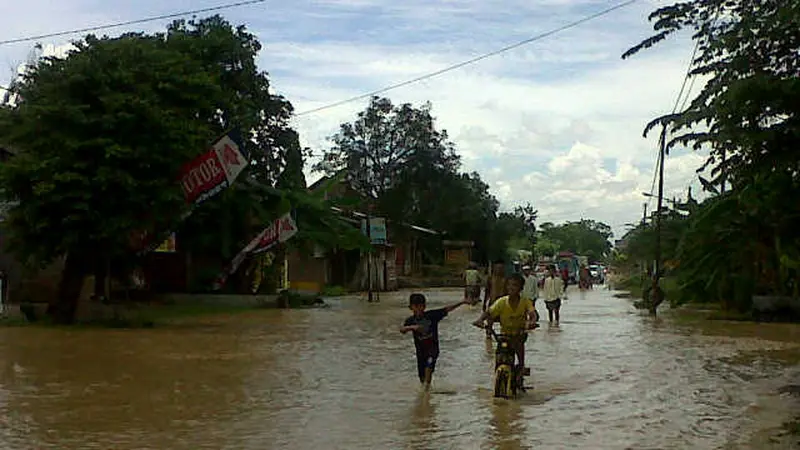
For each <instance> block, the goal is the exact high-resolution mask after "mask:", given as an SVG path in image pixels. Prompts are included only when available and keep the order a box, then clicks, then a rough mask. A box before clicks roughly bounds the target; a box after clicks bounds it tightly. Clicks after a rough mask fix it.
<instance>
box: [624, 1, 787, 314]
mask: <svg viewBox="0 0 800 450" xmlns="http://www.w3.org/2000/svg"><path fill="white" fill-rule="evenodd" d="M650 20H652V21H654V22H655V23H654V30H655V34H654V35H653V36H651V37H650V38H648V39H646V40H644V41H643V42H641V43H640V44H638V45H636V46H635V47H633V48H631V49H630V50H628V51H627V52H626V53H625V54H624V55H623V58H627V57H630V56H632V55H634V54H635V53H638V52H640V51H641V50H643V49H645V48H649V47H651V46H653V45H655V44H657V43H658V42H661V41H663V40H664V39H666V38H667V37H669V36H670V35H673V34H675V33H676V32H678V31H681V30H684V29H689V30H692V31H693V32H694V34H693V39H694V40H695V42H696V44H697V50H698V51H697V57H696V58H695V60H694V61H693V62H692V69H691V74H692V75H693V76H704V77H707V78H708V82H707V83H706V84H705V86H704V87H703V89H702V90H701V91H700V93H699V94H697V95H696V97H695V98H694V99H693V100H692V101H691V103H690V104H689V105H688V107H686V109H684V110H682V111H677V112H676V113H675V114H670V115H666V116H663V117H659V118H657V119H656V120H655V121H653V122H652V123H651V124H649V125H648V127H647V129H646V131H647V130H649V129H650V128H652V127H653V126H656V125H658V124H664V125H666V126H667V127H668V129H669V131H670V132H671V133H673V136H672V137H671V139H670V140H669V146H670V147H672V146H675V145H680V144H685V145H691V146H693V147H694V148H696V149H697V148H701V147H704V146H705V147H708V148H709V149H710V156H709V158H708V159H707V161H706V163H705V165H704V166H703V167H701V168H700V170H698V172H700V173H706V172H709V171H710V174H711V176H710V177H708V179H707V178H706V177H701V179H700V181H701V182H702V183H703V186H704V188H705V189H706V190H707V191H709V193H710V194H711V195H712V197H711V198H710V199H708V200H706V201H704V202H703V203H702V204H700V205H695V206H693V207H691V208H689V209H688V210H687V211H684V212H685V213H688V216H687V217H682V216H676V215H674V214H673V213H665V212H661V213H660V214H662V220H663V222H664V223H665V225H666V226H667V230H666V232H665V234H664V236H663V237H662V238H664V239H667V242H669V243H670V245H668V246H664V248H665V250H666V254H667V257H673V258H675V259H676V261H675V270H673V275H674V276H675V277H676V278H677V279H678V281H679V283H680V284H679V286H680V290H681V293H680V294H679V295H678V297H677V298H673V299H672V300H673V301H685V300H687V299H691V300H712V301H720V302H723V303H725V304H728V305H735V306H736V307H737V308H740V309H742V310H747V309H748V308H749V307H750V306H751V304H752V303H751V299H752V295H753V294H757V293H762V294H764V293H773V294H783V295H786V294H790V293H791V294H792V295H794V296H797V295H798V285H800V279H799V274H800V271H799V270H798V269H800V263H799V262H800V247H799V246H798V245H797V242H798V241H799V238H800V235H798V231H797V228H796V226H795V225H793V224H796V223H798V220H800V209H799V208H798V205H797V202H787V201H786V199H787V198H794V197H796V195H797V192H798V189H799V188H800V175H799V174H800V154H798V152H797V148H798V145H800V114H798V113H799V112H800V111H799V110H798V109H800V78H798V73H800V27H798V23H800V3H798V2H796V1H791V2H789V1H780V0H689V1H683V2H679V3H675V4H673V5H670V6H665V7H662V8H659V9H657V10H656V11H654V12H653V13H652V14H651V15H650ZM728 185H730V187H731V190H730V191H726V189H725V187H726V186H728ZM684 215H685V214H684ZM638 228H639V229H637V230H635V233H633V234H632V235H631V238H632V239H633V240H632V243H631V244H632V246H631V244H629V249H628V253H633V254H636V253H639V254H640V255H641V254H642V253H647V252H648V250H647V249H651V248H652V247H651V246H650V245H649V244H648V238H647V236H649V235H650V234H651V231H649V230H647V229H645V228H646V226H640V227H638ZM637 241H638V242H637ZM676 242H677V243H678V245H677V247H675V246H673V245H672V244H674V243H676ZM650 251H652V250H650ZM649 256H650V257H651V260H652V252H650V253H649Z"/></svg>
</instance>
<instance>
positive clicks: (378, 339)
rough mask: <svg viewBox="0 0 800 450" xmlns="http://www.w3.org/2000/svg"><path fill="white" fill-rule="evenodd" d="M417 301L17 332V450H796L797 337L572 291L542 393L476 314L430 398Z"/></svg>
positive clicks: (546, 334) (465, 314) (550, 349)
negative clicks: (415, 335) (781, 436)
mask: <svg viewBox="0 0 800 450" xmlns="http://www.w3.org/2000/svg"><path fill="white" fill-rule="evenodd" d="M426 293H427V294H428V296H429V302H430V304H431V306H432V307H436V306H440V305H445V304H447V303H450V302H453V301H457V300H458V297H459V296H460V291H459V290H431V291H427V292H426ZM407 295H408V292H404V293H396V294H383V295H382V298H381V303H380V304H367V303H366V302H364V301H363V300H361V299H359V298H356V297H346V298H342V299H335V300H332V305H333V306H332V307H331V308H328V309H316V310H263V311H254V312H252V313H244V314H242V313H238V314H233V315H223V316H215V317H205V318H202V319H199V318H195V319H191V320H189V321H186V322H184V323H181V324H176V325H172V326H168V327H162V328H155V329H150V330H102V329H71V330H70V329H47V328H38V327H21V328H0V448H4V449H15V450H23V449H25V450H27V449H31V450H33V449H37V450H41V449H115V450H128V449H284V448H285V449H314V450H322V449H347V450H349V449H435V450H439V449H451V448H452V449H473V448H474V449H524V448H539V447H541V448H547V449H561V448H565V449H566V448H586V449H687V448H698V449H714V448H720V449H740V448H741V449H746V448H791V447H790V446H789V445H790V444H785V445H784V446H783V447H778V446H777V445H775V444H770V443H769V437H770V436H771V435H773V434H774V433H775V430H776V429H778V428H780V426H781V424H782V423H783V422H785V421H787V420H789V419H790V418H791V417H792V416H793V414H794V413H795V411H794V410H793V408H794V404H793V402H794V400H793V399H791V398H789V397H787V396H785V395H780V394H778V389H779V388H780V387H782V386H784V385H786V384H790V383H792V382H793V381H794V380H795V379H796V375H797V374H798V373H800V370H798V369H799V368H800V366H799V365H798V364H799V363H800V345H799V344H798V343H800V327H798V326H796V325H786V324H761V325H758V324H750V323H740V322H737V323H733V322H718V321H714V322H711V321H689V322H687V321H683V320H679V319H678V318H677V316H674V315H673V316H671V315H670V314H669V313H667V314H665V315H664V318H662V319H658V320H654V319H651V318H649V317H646V316H643V315H641V314H639V313H638V312H636V311H635V310H634V309H633V308H632V307H631V305H630V302H629V301H627V300H623V299H617V298H614V297H612V296H611V291H607V290H604V289H596V290H594V291H590V292H587V293H583V294H582V293H579V292H573V293H572V294H571V295H570V298H569V300H568V301H566V302H565V304H564V306H563V308H562V318H563V321H562V323H561V326H560V327H559V328H550V327H548V326H547V325H546V324H545V325H544V326H543V327H542V328H541V329H539V330H536V331H535V332H534V334H533V335H532V336H531V338H530V339H529V341H528V342H529V344H528V360H529V361H530V363H531V364H532V366H533V369H532V377H531V381H532V383H533V384H535V389H534V391H533V392H529V393H528V394H527V395H526V396H525V397H524V398H521V399H518V400H514V401H506V400H496V399H494V398H492V391H491V389H490V387H491V383H492V364H493V354H492V352H493V350H492V348H491V346H489V345H487V343H486V341H485V339H484V337H483V334H482V332H481V331H480V330H478V329H475V328H473V327H471V326H470V325H469V324H470V322H471V321H472V320H474V318H475V317H476V315H477V314H478V310H476V309H472V310H471V309H470V308H461V309H459V310H457V311H455V312H453V313H452V314H451V315H450V316H449V317H448V318H446V319H445V320H444V321H443V322H442V323H441V326H440V334H441V347H442V355H441V357H440V360H439V364H438V367H437V372H436V375H435V381H434V388H433V391H432V392H431V393H430V394H427V395H426V394H422V393H420V390H419V386H418V381H417V378H416V369H415V362H414V354H413V352H414V350H413V345H412V342H411V337H410V336H408V335H401V334H400V333H398V332H397V327H398V326H399V325H400V323H401V322H402V320H403V319H404V318H405V317H406V316H407V315H408V310H407V309H406V307H405V305H406V303H405V302H406V296H407ZM540 312H542V313H543V312H544V311H543V310H542V311H540Z"/></svg>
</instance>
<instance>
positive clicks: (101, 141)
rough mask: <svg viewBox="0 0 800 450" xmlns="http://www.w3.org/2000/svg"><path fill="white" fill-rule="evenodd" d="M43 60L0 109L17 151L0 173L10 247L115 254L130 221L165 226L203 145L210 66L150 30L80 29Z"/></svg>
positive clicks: (6, 137)
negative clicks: (187, 166)
mask: <svg viewBox="0 0 800 450" xmlns="http://www.w3.org/2000/svg"><path fill="white" fill-rule="evenodd" d="M77 48H78V49H77V51H74V52H72V53H70V54H69V55H68V56H67V57H66V58H64V59H58V58H47V59H45V60H42V61H41V62H40V63H39V64H38V65H37V66H36V67H34V68H33V69H32V70H31V71H30V72H29V73H28V74H27V75H26V76H25V78H24V79H23V81H22V82H21V83H19V84H18V86H17V89H18V93H19V94H20V97H21V98H22V100H21V101H20V102H19V104H18V105H17V106H15V107H12V106H4V107H3V108H2V109H1V110H0V136H2V139H3V142H4V143H6V144H8V145H9V146H11V147H13V148H15V149H17V150H18V152H19V154H18V155H17V156H16V157H14V158H12V160H11V161H10V162H9V163H7V164H5V165H4V166H3V168H2V170H1V171H0V183H2V185H3V187H4V190H5V193H6V195H7V196H8V197H9V198H10V199H12V200H17V201H19V206H17V207H15V208H12V209H11V211H10V213H9V217H8V222H7V224H8V226H9V227H10V229H11V231H12V234H11V243H12V246H13V247H12V248H13V249H14V250H15V251H16V252H17V254H18V255H24V256H25V257H30V258H31V259H33V260H35V261H37V262H42V263H46V262H49V261H51V260H53V259H54V258H56V257H58V256H60V255H63V254H64V253H66V252H73V251H80V252H99V253H106V252H121V251H122V249H124V248H126V245H127V239H128V236H129V234H130V232H131V231H132V229H133V228H134V227H135V226H137V225H141V224H142V222H141V221H142V218H144V217H147V219H146V224H147V225H148V226H149V227H150V228H156V227H165V226H166V225H167V222H169V218H172V217H174V216H175V215H176V212H177V213H180V211H182V210H183V209H184V206H183V199H182V193H181V190H180V187H179V185H178V183H177V182H176V175H177V173H178V169H179V168H180V166H181V164H183V163H184V162H186V161H187V160H188V159H190V158H191V157H193V156H194V155H195V154H197V152H198V150H200V149H203V148H204V147H206V146H207V145H208V142H209V141H210V140H211V139H212V138H213V136H214V132H215V131H214V130H213V129H212V128H211V127H210V126H209V124H208V123H206V122H204V121H201V120H197V115H198V114H200V115H211V114H213V111H214V109H215V107H216V102H215V100H216V99H217V98H218V97H219V95H220V92H221V90H220V87H219V78H218V76H217V74H214V73H209V72H207V71H205V70H204V69H203V67H202V65H201V64H199V63H198V62H197V61H194V60H192V59H190V58H187V57H186V55H185V54H183V53H182V52H181V51H179V50H177V49H175V48H173V47H172V46H170V45H169V43H167V42H165V41H164V40H163V39H160V38H159V37H153V36H144V35H140V34H131V35H125V36H123V37H120V38H117V39H105V38H104V39H97V38H94V37H92V36H89V37H87V38H86V40H85V41H83V42H79V43H77Z"/></svg>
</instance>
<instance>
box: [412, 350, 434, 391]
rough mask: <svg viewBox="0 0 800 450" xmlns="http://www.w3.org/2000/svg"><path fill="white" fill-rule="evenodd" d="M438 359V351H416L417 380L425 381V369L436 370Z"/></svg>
mask: <svg viewBox="0 0 800 450" xmlns="http://www.w3.org/2000/svg"><path fill="white" fill-rule="evenodd" d="M437 359H439V352H431V351H422V352H419V353H417V373H418V375H419V381H420V382H423V383H424V382H425V369H431V372H433V371H434V370H436V360H437Z"/></svg>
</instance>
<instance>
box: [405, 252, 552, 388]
mask: <svg viewBox="0 0 800 450" xmlns="http://www.w3.org/2000/svg"><path fill="white" fill-rule="evenodd" d="M483 278H484V277H483V276H482V275H481V273H480V271H479V270H478V266H477V264H474V263H471V264H470V266H469V267H468V268H467V270H465V271H464V282H465V287H464V298H463V299H462V300H461V301H460V302H458V303H455V304H452V305H450V306H447V307H444V308H439V309H433V310H428V309H426V299H425V296H424V295H422V294H412V295H411V296H410V298H409V305H408V307H409V309H411V311H412V315H411V316H410V317H408V318H407V319H406V320H405V322H404V323H403V326H402V327H400V332H401V333H408V332H412V333H413V335H414V347H415V350H416V356H417V371H418V376H419V380H420V382H421V383H422V384H423V385H424V386H425V387H426V388H428V387H430V383H431V379H432V377H433V372H434V370H435V368H436V361H437V360H438V358H439V322H440V321H441V320H442V319H444V318H445V317H447V315H448V313H450V312H451V311H453V310H455V309H456V308H458V307H460V306H462V305H471V306H475V305H477V304H478V303H480V294H481V290H484V289H485V292H484V297H483V310H482V313H481V315H480V317H479V318H478V319H477V320H476V321H475V322H473V325H475V326H476V327H479V328H485V329H486V336H487V338H490V337H491V334H490V329H491V326H492V324H493V323H494V322H499V323H500V328H501V332H502V333H503V334H504V335H506V336H508V337H509V338H510V343H511V345H512V347H513V348H514V350H515V352H516V354H517V359H518V361H519V364H520V366H522V367H525V341H526V340H527V336H528V334H527V331H528V330H531V329H533V328H535V327H536V326H537V323H538V322H539V313H538V311H537V310H536V301H537V300H538V299H539V298H542V300H543V301H544V304H545V307H546V308H547V314H548V319H549V322H550V324H551V325H554V326H558V324H559V321H560V319H561V317H560V311H561V301H562V299H565V298H566V282H565V281H564V280H563V279H562V278H561V276H559V275H558V270H557V269H556V267H555V266H550V267H548V269H547V275H546V276H545V277H544V279H542V280H538V278H537V276H536V275H535V274H534V273H533V272H532V270H531V268H530V267H529V266H524V267H523V268H522V273H513V274H511V275H509V276H505V264H504V262H503V261H495V262H494V263H493V264H492V267H491V272H490V274H489V276H488V277H486V280H485V282H484V280H483Z"/></svg>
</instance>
